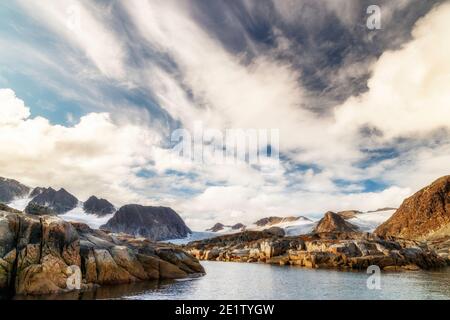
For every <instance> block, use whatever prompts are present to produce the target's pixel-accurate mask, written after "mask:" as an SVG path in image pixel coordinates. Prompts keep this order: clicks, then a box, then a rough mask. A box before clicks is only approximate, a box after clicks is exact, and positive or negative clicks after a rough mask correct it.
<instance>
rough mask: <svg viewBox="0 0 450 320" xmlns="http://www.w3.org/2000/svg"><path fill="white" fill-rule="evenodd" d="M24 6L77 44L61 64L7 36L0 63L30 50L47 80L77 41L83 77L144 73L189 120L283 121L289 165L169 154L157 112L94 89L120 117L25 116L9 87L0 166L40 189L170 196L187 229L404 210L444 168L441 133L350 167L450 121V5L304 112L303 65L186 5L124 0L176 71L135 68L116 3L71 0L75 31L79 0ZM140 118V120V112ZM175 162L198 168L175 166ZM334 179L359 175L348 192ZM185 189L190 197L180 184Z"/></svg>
mask: <svg viewBox="0 0 450 320" xmlns="http://www.w3.org/2000/svg"><path fill="white" fill-rule="evenodd" d="M20 3H21V4H22V5H23V7H24V8H26V9H27V10H28V12H29V13H30V15H31V14H32V15H33V16H34V17H35V19H36V20H37V21H38V22H40V23H43V24H45V25H46V26H47V27H48V28H49V30H52V31H53V32H55V33H56V34H57V35H58V36H59V37H60V38H61V40H62V43H63V44H69V46H63V47H64V48H65V50H63V51H62V52H64V55H66V54H67V57H66V56H65V57H64V59H61V60H57V61H53V59H52V58H51V57H48V56H46V54H45V53H43V52H39V50H38V52H34V51H31V50H28V49H29V48H30V47H29V46H28V44H26V45H18V44H16V43H14V44H15V46H14V48H13V49H14V50H12V49H11V51H8V52H7V50H6V48H7V46H8V45H10V43H9V41H7V40H0V47H1V48H4V49H5V50H1V51H3V52H2V53H0V55H1V56H2V57H6V60H7V59H10V58H11V56H12V55H15V54H16V53H17V55H18V54H20V53H21V52H25V53H23V54H22V55H21V57H23V56H25V55H27V59H26V60H27V61H28V63H29V64H27V65H26V66H25V67H24V69H26V71H27V75H30V76H33V75H36V74H35V73H36V71H35V72H34V73H33V72H32V71H31V64H30V61H31V62H34V61H36V62H37V63H40V64H43V65H44V66H45V67H43V68H41V69H38V72H37V73H39V74H38V75H39V76H40V75H41V74H44V73H45V72H44V70H52V72H53V71H55V72H61V73H63V72H64V69H65V68H66V65H65V63H67V62H68V61H71V62H73V61H76V62H74V65H76V66H81V63H82V62H83V58H80V57H79V56H77V50H80V51H81V52H82V53H83V54H84V56H85V57H87V58H88V59H89V60H90V61H91V62H92V65H93V66H95V68H96V69H97V70H93V69H92V68H91V67H92V66H90V67H86V68H82V70H81V71H80V73H79V74H76V77H78V76H80V75H82V76H85V77H86V78H89V79H90V78H93V79H95V80H99V79H98V74H97V73H99V74H100V75H101V76H106V78H111V79H114V80H120V81H121V82H125V83H135V81H136V79H141V80H140V83H139V85H140V86H141V87H140V89H142V90H143V91H150V90H151V92H152V93H153V94H154V95H155V97H156V99H157V102H158V103H159V104H160V106H161V107H162V108H164V109H165V110H166V111H167V112H168V113H169V114H170V115H171V117H172V118H173V119H175V120H178V121H180V123H181V124H182V126H184V127H186V128H188V129H192V128H193V126H194V123H195V122H196V121H202V122H203V123H205V124H207V125H208V127H212V128H217V129H225V128H246V129H248V128H252V129H258V128H263V129H268V128H279V129H280V130H281V136H280V139H281V140H280V142H281V148H282V150H281V151H282V152H283V153H284V154H285V155H287V156H288V157H289V158H290V162H289V163H288V162H287V161H286V162H282V163H281V164H280V166H277V167H276V170H274V171H272V172H269V173H267V172H261V171H259V170H257V169H255V168H252V167H251V166H248V165H247V164H245V163H242V162H238V163H237V164H236V165H234V166H223V165H218V164H210V165H205V164H201V163H200V164H199V163H185V162H183V161H180V159H178V158H176V157H174V155H173V153H172V151H171V150H166V149H162V148H160V138H161V136H163V135H166V134H167V132H166V131H167V128H163V129H162V128H161V127H157V126H152V127H149V123H150V120H151V119H150V120H149V119H148V114H147V113H146V112H138V113H137V114H135V113H133V114H130V113H125V112H123V109H121V108H122V106H121V105H120V104H119V105H117V104H116V103H111V101H110V100H108V99H105V97H103V96H101V95H98V96H97V95H95V94H92V95H89V98H90V100H91V102H92V103H96V102H97V101H98V104H99V108H105V109H106V108H110V109H111V110H113V111H118V110H120V111H121V112H120V113H119V112H115V113H114V114H113V113H111V114H109V113H89V114H87V115H86V116H84V117H82V118H81V119H80V121H79V123H76V124H74V125H73V126H61V125H53V124H51V123H50V122H49V121H48V120H47V119H44V118H42V117H36V118H31V117H30V112H29V109H28V108H27V107H26V106H25V105H24V103H23V101H21V100H20V99H18V98H17V97H15V94H14V92H13V91H12V90H9V89H6V90H1V91H0V143H1V144H2V157H1V158H0V174H1V175H4V176H8V177H12V178H16V179H18V180H21V181H24V182H25V183H28V184H30V185H35V186H37V185H52V186H54V187H60V186H62V187H66V188H67V189H68V190H70V191H72V192H74V193H75V194H76V195H77V196H78V197H80V198H81V199H83V198H86V197H87V196H89V195H91V194H96V195H98V196H103V197H106V198H108V199H110V200H111V201H113V202H114V203H115V204H122V203H125V202H140V203H148V204H160V205H164V204H166V205H171V206H173V207H174V209H176V210H177V211H179V212H180V213H181V214H182V215H183V216H185V217H187V221H188V223H189V224H190V225H191V226H192V227H194V228H203V227H209V226H210V225H211V224H212V223H214V222H217V221H223V222H226V223H228V222H231V221H233V222H244V223H250V222H254V221H255V220H256V219H257V218H261V217H264V216H267V215H292V214H308V213H311V214H312V213H315V214H316V213H320V212H324V211H327V210H340V209H351V208H354V209H360V210H366V209H367V210H369V209H376V208H377V207H384V206H398V205H399V204H400V202H401V201H402V199H403V198H404V197H406V196H407V195H409V194H410V193H411V192H412V191H413V190H415V189H416V188H417V187H418V186H419V184H420V185H421V186H422V185H423V184H426V183H429V182H431V181H432V180H433V179H434V178H437V177H438V176H439V175H443V174H446V173H448V172H446V171H447V170H448V169H447V167H446V164H447V163H448V160H450V159H449V158H448V155H449V154H450V152H449V149H448V144H445V143H444V142H442V143H440V144H439V145H438V146H436V145H435V146H428V147H420V148H415V149H414V150H406V151H405V153H403V154H401V155H400V156H398V157H396V158H395V159H390V160H385V161H381V162H378V163H376V164H374V165H372V166H370V167H369V168H367V169H360V168H358V167H357V166H356V165H355V164H356V163H357V162H358V161H361V160H363V159H364V158H365V157H366V154H364V152H362V151H361V150H360V149H361V148H367V149H373V148H378V147H383V146H386V145H388V146H391V145H394V146H395V140H396V139H397V138H406V139H414V138H417V139H423V141H428V140H429V138H427V137H428V136H429V134H430V133H432V132H433V131H435V130H437V129H439V128H442V127H444V128H447V129H450V128H449V123H450V122H449V121H448V119H450V108H449V107H448V102H449V101H450V88H449V83H450V81H449V80H450V78H449V75H450V60H449V59H448V57H449V56H450V43H449V42H448V41H445V40H446V39H447V38H448V36H447V33H448V32H447V31H448V30H449V29H450V25H449V21H450V5H442V6H439V7H437V8H436V9H435V10H433V11H432V12H431V13H429V14H428V15H427V16H426V17H424V18H423V19H422V20H420V22H418V24H417V25H416V27H415V28H414V31H413V39H412V41H410V42H409V43H407V44H405V45H404V46H403V47H402V48H400V49H399V50H396V51H389V52H385V53H384V54H383V55H382V56H381V57H380V58H379V59H378V61H376V62H374V63H373V65H372V66H371V70H372V76H371V78H370V80H369V83H368V84H369V91H368V92H366V93H364V94H362V95H361V96H356V97H351V98H350V99H348V101H346V102H345V103H343V104H342V105H339V106H336V107H335V112H334V113H332V114H331V115H328V116H323V115H316V114H313V113H312V112H310V111H308V110H309V109H308V108H305V106H304V104H305V103H306V102H308V101H309V100H308V99H309V98H310V97H309V96H308V95H309V93H307V92H306V91H305V89H304V88H302V86H301V84H300V81H299V79H300V78H301V77H302V74H300V72H299V71H298V70H297V69H295V68H294V67H293V66H291V65H290V64H289V63H287V62H280V61H279V60H277V59H276V57H275V56H276V55H275V54H274V52H272V51H267V52H256V51H255V52H256V53H257V54H258V55H257V56H256V57H255V58H253V59H252V60H251V61H248V60H244V59H241V57H240V56H239V55H236V54H232V53H230V52H229V51H227V50H226V49H225V48H224V47H223V45H222V44H221V43H220V42H219V41H218V40H217V39H216V38H215V37H213V36H212V35H211V34H210V33H208V31H207V30H205V29H204V28H203V27H202V26H201V25H200V24H199V23H197V22H196V21H195V19H193V17H192V16H191V12H190V9H189V8H188V7H187V5H185V4H184V3H179V2H174V1H157V0H152V1H142V0H140V1H139V0H135V1H126V2H123V3H121V4H120V5H118V6H119V8H122V7H125V8H126V9H127V12H128V13H129V14H130V16H131V18H132V21H133V22H134V23H135V24H136V27H137V30H139V32H140V33H141V35H142V36H144V37H145V39H146V41H147V44H149V45H150V46H151V48H152V49H153V50H155V51H157V53H161V54H162V55H164V56H165V57H168V58H170V60H171V62H174V65H176V67H177V68H178V69H177V70H176V72H171V71H168V70H167V69H163V68H160V67H158V66H156V62H155V61H148V60H146V61H145V63H143V67H142V68H139V69H136V68H133V67H131V66H128V65H127V51H126V50H125V47H126V45H127V44H126V43H123V41H124V39H121V38H120V37H119V36H118V35H117V33H116V32H115V30H112V29H111V28H109V19H110V16H109V14H110V11H108V8H109V6H103V7H101V8H102V9H105V11H102V10H100V7H97V6H96V5H94V4H92V3H89V2H87V1H81V2H77V4H78V6H79V10H80V11H79V12H80V22H81V28H82V32H73V31H72V30H70V29H68V28H67V27H66V24H67V15H68V12H67V9H68V8H70V5H71V4H72V2H71V1H59V2H50V1H48V3H46V4H45V5H43V4H42V2H40V3H39V4H37V3H32V2H30V1H20ZM292 3H293V2H291V4H292ZM325 3H326V6H327V8H328V10H330V11H332V12H335V13H336V14H337V15H338V17H339V18H340V19H341V20H342V22H343V23H349V21H351V20H352V19H353V13H352V12H350V11H351V10H353V9H351V7H352V4H351V3H350V4H348V5H344V6H338V5H336V4H335V3H334V2H333V3H331V1H326V2H325ZM352 3H353V2H352ZM404 3H405V2H404V1H402V5H404ZM97 5H98V4H97ZM277 5H283V6H284V7H283V8H281V7H279V6H277V9H278V10H284V11H283V12H282V13H283V14H285V15H287V14H290V13H293V11H292V10H291V9H289V3H284V2H281V1H280V2H277ZM278 40H280V41H281V42H280V43H279V48H278V51H279V50H289V48H290V44H289V42H288V40H287V39H284V38H282V35H280V36H279V39H278ZM142 47H145V45H143V46H142ZM28 55H29V56H28ZM33 57H36V58H37V59H33ZM247 58H248V57H247ZM305 59H307V57H306V58H305ZM144 60H145V59H144ZM12 61H14V62H16V60H12ZM60 63H61V64H64V67H61V66H59V64H60ZM368 63H369V62H367V61H363V62H361V63H359V64H357V65H355V64H347V63H346V68H343V69H341V70H340V71H339V72H338V73H337V74H336V75H335V77H334V79H335V81H337V82H338V81H347V80H348V79H349V78H351V77H352V76H354V75H355V74H356V75H358V76H360V75H362V74H364V72H363V71H367V64H368ZM72 67H73V65H72ZM80 68H81V67H80ZM95 68H94V69H95ZM28 69H30V70H29V71H28ZM67 73H69V76H70V71H66V72H65V77H66V76H68V75H67ZM42 77H44V75H42ZM86 78H83V81H85V80H86ZM111 79H107V80H111ZM44 80H45V81H44V82H45V83H46V84H47V85H48V86H54V88H55V90H56V89H60V88H61V87H64V86H57V82H58V81H53V82H51V81H47V79H44ZM49 80H51V79H49ZM53 80H54V79H53ZM103 80H105V79H103ZM93 82H95V81H93ZM99 82H101V81H99ZM95 84H96V85H101V84H102V83H100V84H99V83H95ZM90 85H91V83H90V82H85V83H84V88H85V89H86V91H83V93H78V95H79V96H80V97H83V96H87V95H85V94H84V93H85V92H89V93H92V92H95V91H96V89H97V87H96V86H95V85H93V86H91V91H89V88H88V87H90ZM61 89H62V90H64V88H61ZM67 90H68V89H67ZM65 92H66V91H64V93H65ZM73 94H74V92H73V91H69V92H67V95H73ZM75 94H76V93H75ZM305 97H307V98H305ZM106 98H107V97H106ZM110 99H112V98H110ZM105 100H106V101H109V102H105ZM61 107H64V106H61ZM124 110H127V111H128V109H124ZM65 114H67V113H65ZM131 118H132V119H131ZM139 118H140V119H141V122H138V121H135V120H136V119H139ZM68 120H70V117H68ZM125 120H126V121H125ZM69 122H71V121H69ZM163 122H164V121H163ZM152 125H153V123H152ZM365 126H367V127H376V128H377V129H378V130H379V131H380V132H382V135H381V136H379V137H365V136H363V135H361V133H360V129H361V128H362V127H365ZM155 131H159V133H155ZM447 136H448V133H447ZM167 138H168V137H167ZM410 148H413V147H412V146H410ZM12 159H13V161H11V160H12ZM299 163H301V164H314V165H315V166H316V167H318V168H319V169H320V170H316V171H315V170H313V169H309V170H303V171H300V170H296V169H295V165H297V164H299ZM142 169H147V170H148V171H149V172H150V171H151V172H153V171H154V176H152V177H150V178H145V177H139V176H138V173H139V172H140V170H142ZM167 170H178V171H180V172H182V173H187V174H192V175H196V176H195V177H193V178H190V177H187V176H183V175H181V176H176V175H168V174H167V173H166V171H167ZM371 178H381V179H382V180H384V181H387V182H390V183H391V184H392V185H393V187H390V188H388V189H386V190H384V191H382V192H375V193H367V192H364V191H363V190H364V188H363V187H362V186H361V184H360V183H359V181H361V180H364V179H371ZM336 179H344V180H348V181H352V182H354V183H351V184H350V185H348V186H346V187H341V186H338V185H336V183H335V182H334V181H335V180H336ZM211 184H213V185H214V184H216V186H210V185H211ZM179 190H181V191H180V193H181V194H182V195H179V194H177V193H176V192H177V191H179ZM183 190H194V191H195V195H192V194H191V195H189V192H188V194H183V192H182V191H183ZM192 193H194V192H192Z"/></svg>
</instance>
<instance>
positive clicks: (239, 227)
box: [231, 223, 245, 230]
mask: <svg viewBox="0 0 450 320" xmlns="http://www.w3.org/2000/svg"><path fill="white" fill-rule="evenodd" d="M231 229H233V230H242V229H245V225H244V224H242V223H236V224H235V225H234V226H231Z"/></svg>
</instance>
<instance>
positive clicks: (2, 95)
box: [0, 89, 30, 125]
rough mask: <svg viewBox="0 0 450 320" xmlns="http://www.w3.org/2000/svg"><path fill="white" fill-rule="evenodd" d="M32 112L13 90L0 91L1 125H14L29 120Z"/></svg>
mask: <svg viewBox="0 0 450 320" xmlns="http://www.w3.org/2000/svg"><path fill="white" fill-rule="evenodd" d="M29 115H30V110H29V109H28V108H26V107H25V104H24V103H23V101H22V100H19V99H17V98H16V94H15V93H14V91H12V90H11V89H0V125H14V124H17V123H19V122H20V121H22V120H23V119H26V118H28V117H29Z"/></svg>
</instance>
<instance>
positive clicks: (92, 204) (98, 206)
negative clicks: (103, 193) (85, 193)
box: [83, 196, 116, 216]
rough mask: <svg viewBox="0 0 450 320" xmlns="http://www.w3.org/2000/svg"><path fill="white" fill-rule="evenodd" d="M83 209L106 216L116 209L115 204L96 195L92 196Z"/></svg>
mask: <svg viewBox="0 0 450 320" xmlns="http://www.w3.org/2000/svg"><path fill="white" fill-rule="evenodd" d="M83 209H84V211H85V212H86V213H90V214H96V215H98V216H105V215H108V214H112V213H114V212H115V211H116V208H115V207H114V205H113V204H112V203H111V202H109V201H108V200H105V199H99V198H97V197H96V196H91V197H90V198H89V199H88V200H87V201H86V202H85V203H84V204H83Z"/></svg>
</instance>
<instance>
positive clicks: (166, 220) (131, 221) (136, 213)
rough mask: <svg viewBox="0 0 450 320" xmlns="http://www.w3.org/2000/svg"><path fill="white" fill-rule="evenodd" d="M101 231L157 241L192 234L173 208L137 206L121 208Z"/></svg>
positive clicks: (131, 205)
mask: <svg viewBox="0 0 450 320" xmlns="http://www.w3.org/2000/svg"><path fill="white" fill-rule="evenodd" d="M101 229H104V230H108V231H111V232H115V233H120V232H122V233H127V234H131V235H134V236H138V237H144V238H148V239H151V240H156V241H160V240H168V239H181V238H185V237H186V236H187V235H188V234H189V233H191V230H190V229H189V228H188V227H187V226H186V224H185V223H184V221H183V219H181V217H180V216H179V215H178V214H177V213H176V212H175V211H174V210H172V209H171V208H166V207H145V206H141V205H137V204H130V205H126V206H123V207H122V208H120V209H119V211H117V212H116V213H115V214H114V217H112V218H111V219H110V220H109V221H108V223H106V224H105V225H103V226H102V227H101Z"/></svg>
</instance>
